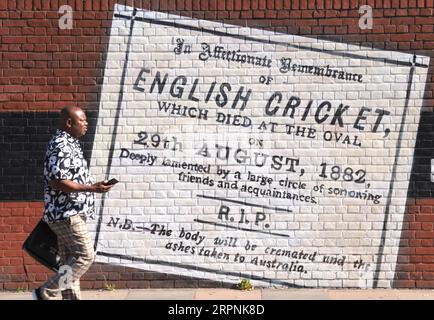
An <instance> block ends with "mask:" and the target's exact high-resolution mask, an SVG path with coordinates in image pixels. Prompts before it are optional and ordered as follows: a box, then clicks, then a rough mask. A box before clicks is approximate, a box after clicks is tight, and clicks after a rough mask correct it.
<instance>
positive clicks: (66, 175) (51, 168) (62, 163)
mask: <svg viewBox="0 0 434 320" xmlns="http://www.w3.org/2000/svg"><path fill="white" fill-rule="evenodd" d="M69 150H70V149H69V148H59V147H58V148H55V149H54V150H53V152H52V153H51V155H50V157H49V158H48V166H47V171H48V178H49V180H50V181H51V180H65V179H69V180H71V179H72V172H71V170H70V167H71V152H70V151H69Z"/></svg>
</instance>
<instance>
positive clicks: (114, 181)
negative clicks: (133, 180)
mask: <svg viewBox="0 0 434 320" xmlns="http://www.w3.org/2000/svg"><path fill="white" fill-rule="evenodd" d="M118 182H119V181H118V180H117V179H115V178H112V179H110V180H109V181H107V182H105V183H104V184H105V185H106V186H111V185H113V184H116V183H118Z"/></svg>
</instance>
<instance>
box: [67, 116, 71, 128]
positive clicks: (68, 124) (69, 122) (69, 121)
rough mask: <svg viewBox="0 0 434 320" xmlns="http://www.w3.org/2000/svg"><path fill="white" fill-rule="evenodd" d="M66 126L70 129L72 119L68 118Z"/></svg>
mask: <svg viewBox="0 0 434 320" xmlns="http://www.w3.org/2000/svg"><path fill="white" fill-rule="evenodd" d="M65 123H66V126H67V127H68V128H71V127H72V119H71V118H68V120H66V122H65Z"/></svg>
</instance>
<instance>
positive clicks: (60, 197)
mask: <svg viewBox="0 0 434 320" xmlns="http://www.w3.org/2000/svg"><path fill="white" fill-rule="evenodd" d="M60 115H61V119H60V128H59V129H58V130H57V131H56V133H55V135H54V136H53V137H52V139H51V140H50V142H49V144H48V148H47V153H46V155H45V164H44V183H45V187H44V204H45V210H44V218H43V219H44V221H45V222H47V223H48V225H49V226H50V228H51V229H52V230H53V231H54V233H55V234H56V235H57V242H58V246H59V256H60V260H61V261H60V262H61V265H65V266H67V267H69V268H68V269H69V271H70V272H69V273H68V276H69V278H68V279H67V280H69V283H67V285H68V286H67V288H65V287H61V285H60V284H59V282H60V280H61V279H62V276H63V274H62V273H59V272H58V273H56V274H54V276H53V277H51V278H50V279H48V281H47V282H45V283H44V284H43V285H42V286H40V287H39V288H37V289H35V290H33V292H32V296H33V298H34V299H36V300H54V299H57V297H58V293H59V292H61V293H62V298H63V299H64V300H79V299H80V278H81V276H83V275H84V274H85V273H86V271H87V270H88V269H89V267H90V266H91V265H92V263H93V261H94V258H95V253H94V250H93V247H92V242H91V238H90V234H89V231H88V229H87V225H86V219H87V217H89V216H92V215H93V214H94V196H93V193H94V192H96V193H105V192H107V191H109V190H110V189H111V187H112V185H107V184H105V183H104V182H103V181H101V182H98V183H95V184H92V182H91V179H90V174H89V170H88V166H87V162H86V160H85V159H84V158H83V151H82V149H81V146H80V143H79V141H78V138H80V137H81V136H83V135H84V134H86V131H87V118H86V114H85V113H84V111H83V110H82V109H80V108H78V107H65V108H64V109H63V110H62V111H61V113H60Z"/></svg>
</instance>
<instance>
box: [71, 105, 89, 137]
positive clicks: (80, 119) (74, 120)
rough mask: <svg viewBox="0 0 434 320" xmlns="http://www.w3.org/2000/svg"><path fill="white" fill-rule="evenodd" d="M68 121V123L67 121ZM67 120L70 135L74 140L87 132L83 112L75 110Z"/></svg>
mask: <svg viewBox="0 0 434 320" xmlns="http://www.w3.org/2000/svg"><path fill="white" fill-rule="evenodd" d="M69 120H70V121H69ZM69 120H68V127H69V128H70V132H69V133H70V134H71V135H72V136H73V137H75V138H80V137H81V136H84V135H85V134H86V131H87V118H86V114H85V113H84V111H83V110H80V109H79V110H76V111H74V112H73V113H72V116H71V118H70V119H69Z"/></svg>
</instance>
